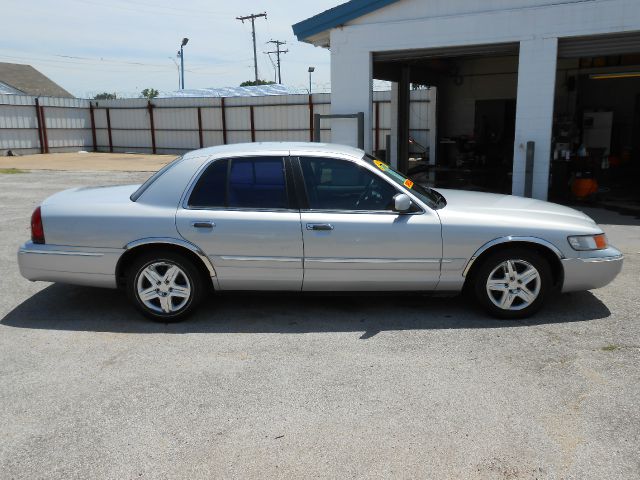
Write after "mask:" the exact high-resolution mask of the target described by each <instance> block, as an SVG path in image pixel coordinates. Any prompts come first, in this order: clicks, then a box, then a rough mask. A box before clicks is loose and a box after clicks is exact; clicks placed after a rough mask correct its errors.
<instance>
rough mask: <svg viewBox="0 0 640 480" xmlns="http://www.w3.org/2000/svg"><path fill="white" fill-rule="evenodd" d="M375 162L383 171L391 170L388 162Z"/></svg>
mask: <svg viewBox="0 0 640 480" xmlns="http://www.w3.org/2000/svg"><path fill="white" fill-rule="evenodd" d="M373 163H375V164H376V167H378V168H379V169H380V170H382V171H383V172H386V171H387V170H389V165H387V164H386V163H383V162H381V161H380V160H374V161H373Z"/></svg>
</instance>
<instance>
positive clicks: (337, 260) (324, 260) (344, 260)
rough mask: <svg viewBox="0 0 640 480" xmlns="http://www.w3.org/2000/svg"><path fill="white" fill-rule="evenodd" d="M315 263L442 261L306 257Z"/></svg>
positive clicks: (434, 259)
mask: <svg viewBox="0 0 640 480" xmlns="http://www.w3.org/2000/svg"><path fill="white" fill-rule="evenodd" d="M304 261H305V262H313V263H440V261H441V260H440V259H439V258H320V257H317V258H316V257H312V258H305V259H304Z"/></svg>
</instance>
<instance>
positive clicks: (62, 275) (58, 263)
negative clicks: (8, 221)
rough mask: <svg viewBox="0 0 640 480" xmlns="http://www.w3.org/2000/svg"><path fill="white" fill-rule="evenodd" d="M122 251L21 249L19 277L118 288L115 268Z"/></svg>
mask: <svg viewBox="0 0 640 480" xmlns="http://www.w3.org/2000/svg"><path fill="white" fill-rule="evenodd" d="M122 252H123V250H119V249H112V248H85V247H69V246H64V245H47V244H45V245H40V244H34V243H33V242H26V243H25V244H24V245H22V246H21V247H20V249H19V250H18V267H19V268H20V274H21V275H22V276H23V277H24V278H26V279H27V280H31V281H36V280H42V281H47V282H60V283H70V284H74V285H86V286H91V287H107V288H116V276H115V271H116V265H117V263H118V259H119V258H120V255H122Z"/></svg>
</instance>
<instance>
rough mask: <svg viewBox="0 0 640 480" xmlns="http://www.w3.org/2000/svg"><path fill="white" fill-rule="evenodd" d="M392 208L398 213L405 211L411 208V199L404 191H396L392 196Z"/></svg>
mask: <svg viewBox="0 0 640 480" xmlns="http://www.w3.org/2000/svg"><path fill="white" fill-rule="evenodd" d="M393 209H394V210H395V211H396V212H399V213H406V212H408V211H409V210H410V209H411V199H410V198H409V195H407V194H405V193H398V194H396V195H395V196H394V197H393Z"/></svg>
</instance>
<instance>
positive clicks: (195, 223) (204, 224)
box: [191, 221, 216, 228]
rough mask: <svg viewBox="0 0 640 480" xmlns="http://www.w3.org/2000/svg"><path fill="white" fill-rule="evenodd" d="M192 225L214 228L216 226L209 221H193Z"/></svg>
mask: <svg viewBox="0 0 640 480" xmlns="http://www.w3.org/2000/svg"><path fill="white" fill-rule="evenodd" d="M191 225H193V227H194V228H213V227H215V226H216V224H215V223H213V222H209V221H204V222H193V223H192V224H191Z"/></svg>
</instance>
